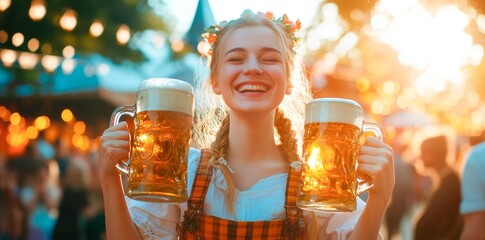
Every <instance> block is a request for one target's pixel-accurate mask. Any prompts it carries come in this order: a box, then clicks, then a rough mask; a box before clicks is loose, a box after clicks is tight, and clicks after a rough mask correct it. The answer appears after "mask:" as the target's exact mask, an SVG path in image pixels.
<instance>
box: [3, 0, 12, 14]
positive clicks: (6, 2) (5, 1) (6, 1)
mask: <svg viewBox="0 0 485 240" xmlns="http://www.w3.org/2000/svg"><path fill="white" fill-rule="evenodd" d="M10 4H11V0H0V11H1V12H3V11H5V10H7V8H8V7H10Z"/></svg>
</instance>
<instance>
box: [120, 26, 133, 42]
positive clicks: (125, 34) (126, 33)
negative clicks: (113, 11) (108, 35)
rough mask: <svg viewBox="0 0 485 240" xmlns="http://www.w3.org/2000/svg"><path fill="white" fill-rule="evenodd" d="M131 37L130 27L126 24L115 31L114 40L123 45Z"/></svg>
mask: <svg viewBox="0 0 485 240" xmlns="http://www.w3.org/2000/svg"><path fill="white" fill-rule="evenodd" d="M130 38H131V34H130V28H129V27H128V26H127V25H124V24H123V25H121V26H120V27H119V28H118V31H117V32H116V40H118V43H119V44H121V45H125V44H126V43H127V42H128V41H129V40H130Z"/></svg>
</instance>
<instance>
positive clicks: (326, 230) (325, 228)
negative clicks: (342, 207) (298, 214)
mask: <svg viewBox="0 0 485 240" xmlns="http://www.w3.org/2000/svg"><path fill="white" fill-rule="evenodd" d="M364 207H365V202H364V201H362V200H361V199H360V198H357V209H356V210H355V211H354V212H350V213H316V219H314V220H312V219H313V218H312V216H311V215H312V213H311V212H307V211H305V213H304V214H305V218H306V219H310V220H309V224H310V225H311V224H312V223H310V222H311V221H315V220H316V223H313V224H316V226H318V227H317V229H316V230H315V231H317V232H318V239H325V240H327V239H328V240H344V239H349V238H350V235H351V234H352V232H353V231H354V228H355V225H357V222H358V221H359V218H360V215H361V214H362V211H363V210H364ZM309 230H310V231H311V229H309ZM378 239H383V237H382V236H381V234H379V238H378Z"/></svg>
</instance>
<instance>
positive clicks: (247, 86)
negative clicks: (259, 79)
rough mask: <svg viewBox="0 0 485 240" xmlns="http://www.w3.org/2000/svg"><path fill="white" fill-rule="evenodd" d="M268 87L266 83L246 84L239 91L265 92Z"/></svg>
mask: <svg viewBox="0 0 485 240" xmlns="http://www.w3.org/2000/svg"><path fill="white" fill-rule="evenodd" d="M267 90H268V89H267V88H266V86H264V85H255V84H244V85H242V86H240V87H239V89H238V91H239V92H265V91H267Z"/></svg>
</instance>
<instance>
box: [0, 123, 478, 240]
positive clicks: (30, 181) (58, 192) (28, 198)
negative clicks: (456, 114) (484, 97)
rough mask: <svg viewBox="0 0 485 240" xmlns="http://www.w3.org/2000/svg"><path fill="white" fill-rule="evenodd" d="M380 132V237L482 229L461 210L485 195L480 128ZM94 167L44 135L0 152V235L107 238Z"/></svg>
mask: <svg viewBox="0 0 485 240" xmlns="http://www.w3.org/2000/svg"><path fill="white" fill-rule="evenodd" d="M389 129H390V130H389ZM386 132H388V133H391V134H389V135H390V136H389V137H388V140H387V141H389V142H390V144H391V145H392V146H393V149H394V154H395V168H396V185H395V189H394V192H393V198H392V202H391V204H390V205H389V208H388V211H387V213H386V218H385V221H384V222H383V224H382V228H381V233H382V235H383V236H384V239H404V240H407V239H409V240H412V239H416V240H420V239H460V235H464V234H465V235H466V234H471V235H469V236H472V237H476V239H479V236H478V234H483V232H482V233H478V232H477V230H476V229H475V228H476V226H475V227H474V226H473V222H472V221H468V220H467V216H469V214H473V212H474V211H475V209H477V208H478V211H481V212H482V214H483V212H484V211H485V209H481V210H480V207H481V206H478V207H477V206H476V201H479V202H478V205H482V206H483V204H485V201H484V202H483V203H482V204H480V201H483V199H482V200H480V199H472V200H470V199H467V197H469V196H468V195H470V192H471V193H473V194H475V195H478V196H485V187H484V186H485V183H483V182H481V183H480V182H479V181H480V180H479V179H473V178H474V177H477V175H480V174H479V173H480V172H482V173H484V172H485V169H480V168H484V166H485V163H484V162H485V153H484V152H483V151H485V150H484V149H485V134H480V135H478V136H462V135H459V134H457V133H456V132H454V131H453V130H452V129H451V128H449V127H443V126H439V127H434V126H409V127H399V128H387V129H386ZM479 149H481V150H479ZM472 150H474V151H475V152H476V151H478V150H479V151H482V152H481V153H480V152H478V153H471V151H472ZM472 158H475V159H473V161H475V163H473V165H470V164H472V163H469V161H471V160H472ZM477 162H478V163H477ZM467 165H468V167H467ZM96 168H97V153H96V152H89V153H83V152H79V151H78V150H76V149H75V148H72V147H70V144H69V143H68V142H63V141H62V140H58V141H56V142H48V141H47V140H45V139H44V138H42V136H41V137H39V138H38V139H36V140H35V141H32V142H30V143H29V144H28V145H27V146H26V149H25V151H24V153H23V154H22V155H21V156H16V157H6V156H1V155H0V240H18V239H22V240H23V239H28V240H34V239H35V240H37V239H38V240H49V239H54V240H58V239H69V240H76V239H79V240H84V239H89V240H91V239H92V240H97V239H105V238H106V236H105V219H104V208H103V199H102V192H101V188H100V184H99V180H98V177H97V172H98V171H97V169H96ZM477 173H478V174H477ZM484 176H485V175H484ZM478 177H479V178H480V177H481V181H483V180H484V177H483V176H478ZM480 184H482V185H480ZM465 185H466V186H465ZM480 191H481V192H482V193H480ZM467 194H468V195H467ZM473 201H475V202H473ZM474 204H475V205H474ZM467 224H468V226H467ZM480 228H483V226H482V227H480ZM482 237H485V235H484V236H482ZM466 239H475V238H466Z"/></svg>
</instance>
